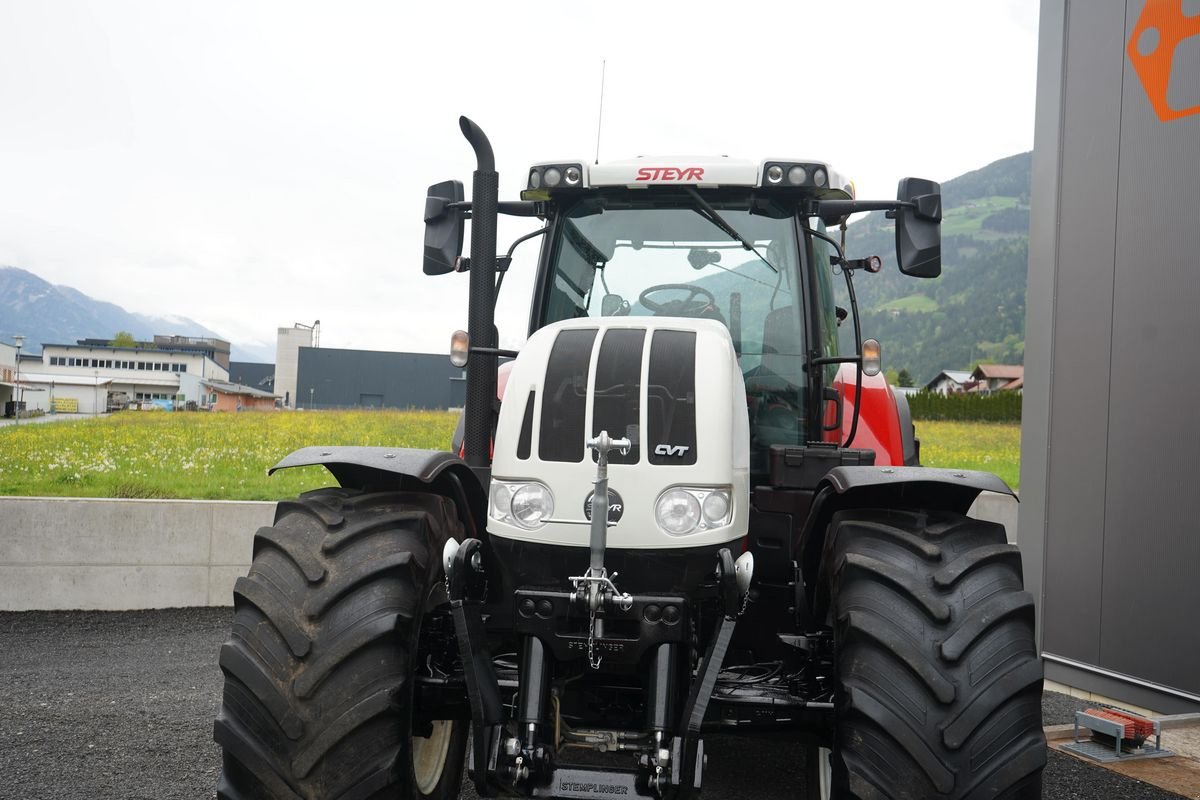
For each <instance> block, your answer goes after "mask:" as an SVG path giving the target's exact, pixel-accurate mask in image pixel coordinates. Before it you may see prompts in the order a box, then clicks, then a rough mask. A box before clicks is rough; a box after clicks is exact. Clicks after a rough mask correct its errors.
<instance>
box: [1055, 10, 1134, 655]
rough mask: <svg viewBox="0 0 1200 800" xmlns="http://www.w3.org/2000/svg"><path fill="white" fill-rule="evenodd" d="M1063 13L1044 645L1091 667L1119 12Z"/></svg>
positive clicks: (1100, 520) (1096, 626) (1113, 216)
mask: <svg viewBox="0 0 1200 800" xmlns="http://www.w3.org/2000/svg"><path fill="white" fill-rule="evenodd" d="M1069 8H1071V9H1075V8H1077V7H1076V6H1069ZM1068 20H1069V21H1068V29H1067V40H1066V64H1065V68H1066V83H1065V86H1064V89H1065V100H1064V103H1063V106H1062V114H1063V121H1062V184H1061V186H1060V187H1059V191H1060V218H1059V231H1060V237H1059V241H1058V248H1057V260H1058V266H1057V283H1058V291H1057V293H1056V296H1055V309H1054V320H1053V325H1054V340H1053V345H1052V347H1053V361H1054V375H1053V380H1054V386H1053V389H1052V397H1051V406H1050V434H1051V436H1052V437H1053V438H1052V440H1051V446H1050V465H1049V481H1048V484H1047V492H1048V496H1049V508H1048V513H1047V516H1046V528H1047V531H1046V554H1045V557H1046V585H1045V588H1044V591H1045V614H1044V616H1043V625H1044V635H1043V646H1044V648H1045V649H1046V650H1049V651H1052V652H1054V653H1058V654H1060V655H1064V656H1068V657H1070V658H1074V659H1078V660H1079V661H1086V662H1089V663H1095V662H1096V659H1098V658H1099V656H1100V594H1101V590H1102V585H1101V579H1100V576H1101V567H1102V565H1103V552H1102V548H1101V536H1102V534H1103V531H1104V524H1105V523H1104V484H1105V476H1106V473H1105V457H1106V454H1107V434H1106V431H1107V426H1108V383H1109V341H1110V338H1111V332H1112V323H1111V319H1110V316H1109V309H1111V308H1112V302H1113V297H1112V291H1113V290H1112V285H1113V268H1114V263H1113V259H1114V256H1113V225H1114V224H1115V223H1116V221H1117V199H1116V191H1117V155H1118V153H1119V149H1120V148H1119V146H1120V137H1119V132H1120V126H1119V122H1120V115H1121V98H1120V95H1119V94H1118V93H1117V92H1114V91H1113V89H1112V87H1113V86H1119V85H1120V82H1121V69H1122V67H1121V60H1122V58H1123V48H1122V42H1123V39H1122V36H1123V34H1124V30H1125V14H1124V9H1123V8H1121V7H1120V5H1119V4H1118V3H1113V2H1103V3H1095V4H1094V5H1090V4H1089V7H1088V9H1087V13H1072V14H1070V15H1069V17H1068ZM1103 43H1108V44H1109V45H1111V46H1108V47H1105V46H1103Z"/></svg>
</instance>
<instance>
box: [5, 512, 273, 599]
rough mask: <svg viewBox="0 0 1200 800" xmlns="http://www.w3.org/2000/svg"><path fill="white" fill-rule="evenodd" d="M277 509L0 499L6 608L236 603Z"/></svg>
mask: <svg viewBox="0 0 1200 800" xmlns="http://www.w3.org/2000/svg"><path fill="white" fill-rule="evenodd" d="M274 510H275V504H274V503H249V502H231V501H194V500H100V499H82V498H45V497H0V610H5V611H27V610H32V609H43V610H58V609H94V610H109V611H119V610H126V609H136V608H174V607H185V606H209V605H232V603H233V583H234V581H236V580H237V578H238V577H239V576H241V575H245V574H246V570H247V568H248V567H249V564H250V548H251V541H252V539H253V536H254V532H255V531H256V530H258V528H259V527H261V526H263V525H270V524H271V521H272V516H273V514H274Z"/></svg>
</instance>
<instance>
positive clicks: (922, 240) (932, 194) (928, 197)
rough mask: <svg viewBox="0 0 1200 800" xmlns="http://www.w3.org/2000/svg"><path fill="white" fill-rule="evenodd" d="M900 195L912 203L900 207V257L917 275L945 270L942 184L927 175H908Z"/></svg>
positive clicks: (902, 264)
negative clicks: (925, 177) (912, 176)
mask: <svg viewBox="0 0 1200 800" xmlns="http://www.w3.org/2000/svg"><path fill="white" fill-rule="evenodd" d="M896 199H897V200H898V201H900V202H902V203H910V204H911V205H909V206H904V207H902V208H899V209H897V211H896V261H897V262H898V263H899V264H900V271H901V272H903V273H904V274H905V275H912V276H913V277H916V278H936V277H937V276H938V275H941V274H942V231H941V224H942V187H941V185H939V184H938V183H936V182H935V181H928V180H925V179H924V178H904V179H903V180H901V181H900V186H899V188H898V189H897V190H896Z"/></svg>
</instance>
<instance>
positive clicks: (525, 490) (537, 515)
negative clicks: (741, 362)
mask: <svg viewBox="0 0 1200 800" xmlns="http://www.w3.org/2000/svg"><path fill="white" fill-rule="evenodd" d="M511 506H512V515H513V521H514V522H516V523H517V524H518V525H520V526H521V527H522V528H540V527H541V526H543V525H545V524H546V520H548V519H550V517H551V515H553V514H554V495H552V494H550V490H549V489H547V488H546V487H545V486H542V485H541V484H540V483H527V484H525V485H524V486H522V487H521V488H520V489H517V490H516V491H515V492H513V496H512V503H511Z"/></svg>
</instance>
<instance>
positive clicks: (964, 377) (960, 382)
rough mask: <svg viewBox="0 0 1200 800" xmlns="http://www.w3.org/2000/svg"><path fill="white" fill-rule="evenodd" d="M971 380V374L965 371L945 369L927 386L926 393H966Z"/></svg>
mask: <svg viewBox="0 0 1200 800" xmlns="http://www.w3.org/2000/svg"><path fill="white" fill-rule="evenodd" d="M970 380H971V373H969V372H967V371H965V370H950V369H944V370H942V371H941V372H939V373H938V374H937V377H936V378H934V379H933V380H931V381H930V382H929V383H927V384H925V391H927V392H937V393H938V394H953V393H954V392H964V391H966V389H967V386H966V385H967V382H968V381H970Z"/></svg>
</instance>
